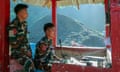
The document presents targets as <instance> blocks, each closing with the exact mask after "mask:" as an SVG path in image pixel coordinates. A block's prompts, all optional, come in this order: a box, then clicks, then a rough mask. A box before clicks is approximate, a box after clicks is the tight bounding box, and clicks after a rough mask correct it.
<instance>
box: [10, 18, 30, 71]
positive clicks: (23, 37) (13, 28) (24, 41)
mask: <svg viewBox="0 0 120 72" xmlns="http://www.w3.org/2000/svg"><path fill="white" fill-rule="evenodd" d="M8 33H9V44H10V53H11V54H10V56H11V57H12V58H14V59H16V60H17V61H18V62H19V63H20V64H21V65H23V66H24V69H25V72H30V71H28V67H29V68H31V64H32V59H31V57H28V56H27V52H28V51H30V52H31V48H30V45H29V43H28V38H27V35H28V32H27V23H26V21H24V22H20V21H19V19H18V18H15V19H14V20H13V21H12V22H11V23H10V24H9V26H8Z"/></svg>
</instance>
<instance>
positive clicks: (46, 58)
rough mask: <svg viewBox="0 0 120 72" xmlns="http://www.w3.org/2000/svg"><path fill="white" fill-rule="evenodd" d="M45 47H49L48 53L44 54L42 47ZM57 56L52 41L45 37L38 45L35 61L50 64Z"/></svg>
mask: <svg viewBox="0 0 120 72" xmlns="http://www.w3.org/2000/svg"><path fill="white" fill-rule="evenodd" d="M43 44H44V45H45V46H46V47H47V49H46V51H45V52H44V53H42V51H41V49H40V48H41V47H40V46H41V45H43ZM54 56H55V51H54V48H53V46H52V40H48V38H47V37H43V38H42V39H41V40H40V41H39V42H38V43H37V44H36V53H35V60H36V61H38V62H42V63H49V62H50V60H53V57H54Z"/></svg>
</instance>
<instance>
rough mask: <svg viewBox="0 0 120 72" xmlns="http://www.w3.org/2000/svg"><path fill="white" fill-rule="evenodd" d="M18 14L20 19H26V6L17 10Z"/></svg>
mask: <svg viewBox="0 0 120 72" xmlns="http://www.w3.org/2000/svg"><path fill="white" fill-rule="evenodd" d="M18 16H20V17H21V18H22V19H27V17H28V12H27V8H24V9H22V10H21V11H19V13H18Z"/></svg>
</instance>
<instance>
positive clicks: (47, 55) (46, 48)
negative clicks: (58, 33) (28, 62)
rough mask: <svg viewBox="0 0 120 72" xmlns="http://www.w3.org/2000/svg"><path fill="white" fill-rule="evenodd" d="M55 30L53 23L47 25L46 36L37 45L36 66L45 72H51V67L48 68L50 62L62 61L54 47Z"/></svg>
mask: <svg viewBox="0 0 120 72" xmlns="http://www.w3.org/2000/svg"><path fill="white" fill-rule="evenodd" d="M54 30H55V28H54V25H53V24H52V23H47V24H45V25H44V32H45V36H44V37H43V38H42V39H41V40H40V41H39V42H38V43H37V45H36V53H35V66H36V68H37V69H41V70H43V71H45V72H51V66H48V65H49V63H50V61H53V60H54V59H56V60H60V58H59V57H57V56H56V55H55V51H54V48H53V45H52V39H53V37H54V36H55V34H54Z"/></svg>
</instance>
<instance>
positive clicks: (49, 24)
mask: <svg viewBox="0 0 120 72" xmlns="http://www.w3.org/2000/svg"><path fill="white" fill-rule="evenodd" d="M53 27H55V26H54V24H53V23H46V24H45V25H44V32H46V30H47V29H49V28H53Z"/></svg>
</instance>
